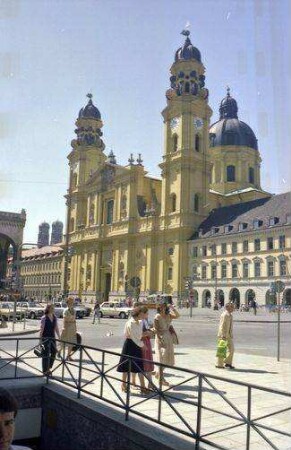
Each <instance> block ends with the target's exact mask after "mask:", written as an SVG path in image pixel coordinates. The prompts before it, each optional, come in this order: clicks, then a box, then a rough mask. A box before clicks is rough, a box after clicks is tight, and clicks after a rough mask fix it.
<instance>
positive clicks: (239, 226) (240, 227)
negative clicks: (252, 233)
mask: <svg viewBox="0 0 291 450" xmlns="http://www.w3.org/2000/svg"><path fill="white" fill-rule="evenodd" d="M247 227H248V224H247V223H246V222H241V223H240V224H239V225H238V231H244V230H246V229H247Z"/></svg>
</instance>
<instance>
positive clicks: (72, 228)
mask: <svg viewBox="0 0 291 450" xmlns="http://www.w3.org/2000/svg"><path fill="white" fill-rule="evenodd" d="M74 230H75V219H74V218H73V217H71V219H70V232H72V231H74Z"/></svg>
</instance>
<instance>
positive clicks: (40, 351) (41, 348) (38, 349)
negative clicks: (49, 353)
mask: <svg viewBox="0 0 291 450" xmlns="http://www.w3.org/2000/svg"><path fill="white" fill-rule="evenodd" d="M33 353H34V354H35V356H37V357H38V358H42V357H43V356H44V353H45V348H44V345H43V344H39V345H38V346H37V347H35V348H34V350H33Z"/></svg>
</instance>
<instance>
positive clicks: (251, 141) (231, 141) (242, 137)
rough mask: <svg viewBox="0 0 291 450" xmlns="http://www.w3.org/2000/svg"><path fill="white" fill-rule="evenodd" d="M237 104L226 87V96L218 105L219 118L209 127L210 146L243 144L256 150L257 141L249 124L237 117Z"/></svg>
mask: <svg viewBox="0 0 291 450" xmlns="http://www.w3.org/2000/svg"><path fill="white" fill-rule="evenodd" d="M237 112H238V106H237V102H236V100H235V99H234V98H232V97H231V95H230V93H229V88H228V89H227V96H226V97H225V98H224V99H223V100H222V101H221V103H220V107H219V113H220V118H219V120H218V122H215V123H214V124H213V125H211V127H210V129H209V134H210V147H219V146H224V145H235V146H245V147H250V148H253V149H255V150H258V141H257V138H256V135H255V133H254V132H253V130H252V129H251V127H250V126H249V125H247V124H246V123H245V122H242V121H241V120H239V119H238V116H237Z"/></svg>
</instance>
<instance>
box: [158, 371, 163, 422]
mask: <svg viewBox="0 0 291 450" xmlns="http://www.w3.org/2000/svg"><path fill="white" fill-rule="evenodd" d="M158 373H159V404H158V421H159V422H160V421H161V415H162V396H161V391H162V383H163V377H162V374H161V366H159V367H158ZM163 373H164V371H163Z"/></svg>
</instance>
